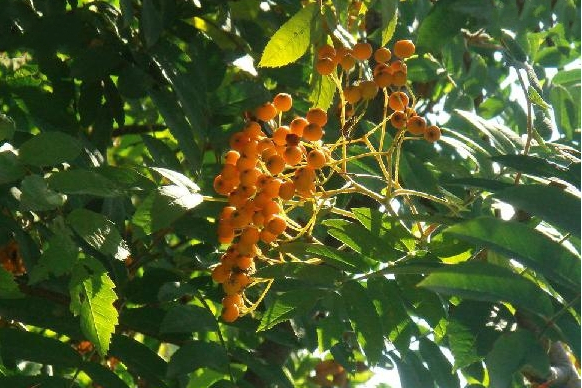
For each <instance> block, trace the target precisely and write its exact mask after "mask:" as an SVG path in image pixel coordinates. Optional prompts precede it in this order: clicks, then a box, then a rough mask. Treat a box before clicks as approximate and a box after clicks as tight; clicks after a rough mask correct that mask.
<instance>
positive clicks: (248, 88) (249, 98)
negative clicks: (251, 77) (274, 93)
mask: <svg viewBox="0 0 582 388" xmlns="http://www.w3.org/2000/svg"><path fill="white" fill-rule="evenodd" d="M270 98H271V97H270V95H269V92H268V91H267V89H265V86H264V85H263V84H262V83H258V82H250V81H238V82H229V83H226V84H224V85H221V86H220V88H218V90H217V91H216V93H214V94H213V95H212V97H211V103H212V110H213V111H214V112H216V114H220V115H238V114H240V112H244V111H245V110H251V109H254V108H256V107H257V103H258V102H259V101H268V100H269V99H270Z"/></svg>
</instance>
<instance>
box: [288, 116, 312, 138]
mask: <svg viewBox="0 0 582 388" xmlns="http://www.w3.org/2000/svg"><path fill="white" fill-rule="evenodd" d="M307 124H309V121H307V120H306V119H305V118H303V117H296V118H294V119H293V121H291V123H290V124H289V129H290V131H291V133H293V134H295V135H297V136H299V137H301V136H303V128H305V126H306V125H307Z"/></svg>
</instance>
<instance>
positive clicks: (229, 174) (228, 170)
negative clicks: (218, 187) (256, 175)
mask: <svg viewBox="0 0 582 388" xmlns="http://www.w3.org/2000/svg"><path fill="white" fill-rule="evenodd" d="M238 174H239V172H238V169H237V168H236V166H234V165H232V164H225V165H224V166H223V167H222V170H221V171H220V175H222V177H223V178H224V179H226V180H230V179H236V177H238Z"/></svg>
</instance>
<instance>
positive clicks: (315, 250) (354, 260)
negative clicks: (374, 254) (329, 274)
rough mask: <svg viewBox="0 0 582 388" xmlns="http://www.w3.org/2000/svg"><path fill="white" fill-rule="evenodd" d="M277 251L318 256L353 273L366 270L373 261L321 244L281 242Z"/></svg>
mask: <svg viewBox="0 0 582 388" xmlns="http://www.w3.org/2000/svg"><path fill="white" fill-rule="evenodd" d="M279 251H281V252H285V253H287V252H288V253H292V254H294V255H296V256H298V257H305V258H314V257H319V258H321V259H323V261H324V262H326V263H327V264H329V265H331V266H334V267H336V268H339V269H341V270H344V271H349V272H353V273H361V272H366V270H368V269H370V268H371V267H372V266H373V265H374V264H375V262H374V261H373V260H371V259H369V258H367V257H365V256H362V255H357V254H353V253H349V252H344V251H340V250H337V249H335V248H332V247H329V246H327V245H322V244H307V243H302V242H292V243H286V244H281V246H280V247H279Z"/></svg>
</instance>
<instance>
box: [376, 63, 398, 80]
mask: <svg viewBox="0 0 582 388" xmlns="http://www.w3.org/2000/svg"><path fill="white" fill-rule="evenodd" d="M385 71H387V72H389V73H390V74H392V73H393V71H392V69H391V68H390V66H388V65H386V64H385V63H378V64H377V65H376V66H374V70H373V75H374V77H376V76H377V75H378V74H380V73H382V72H385Z"/></svg>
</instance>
